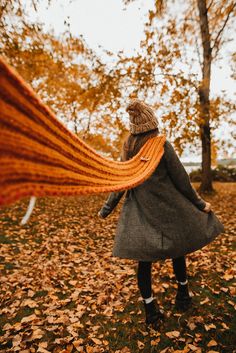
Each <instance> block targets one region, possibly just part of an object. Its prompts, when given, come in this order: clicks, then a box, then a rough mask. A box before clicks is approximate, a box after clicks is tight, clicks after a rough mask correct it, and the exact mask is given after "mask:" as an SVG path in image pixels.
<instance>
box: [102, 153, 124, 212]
mask: <svg viewBox="0 0 236 353" xmlns="http://www.w3.org/2000/svg"><path fill="white" fill-rule="evenodd" d="M120 161H122V155H121V156H120ZM125 191H126V190H121V191H113V192H111V193H110V194H109V196H108V198H107V200H106V201H105V203H104V205H103V206H102V208H101V209H100V211H99V214H100V216H101V217H102V218H106V217H107V216H108V215H109V214H110V213H111V212H112V211H113V210H114V208H115V207H116V206H117V205H118V203H119V201H120V200H121V198H122V196H123V195H124V193H125Z"/></svg>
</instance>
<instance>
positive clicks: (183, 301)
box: [175, 283, 192, 311]
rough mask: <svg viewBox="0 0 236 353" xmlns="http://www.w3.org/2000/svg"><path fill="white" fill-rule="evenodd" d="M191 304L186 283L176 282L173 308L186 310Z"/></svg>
mask: <svg viewBox="0 0 236 353" xmlns="http://www.w3.org/2000/svg"><path fill="white" fill-rule="evenodd" d="M191 306H192V298H191V297H190V295H189V291H188V284H185V285H182V284H180V283H178V290H177V294H176V297H175V308H176V309H178V310H181V311H186V310H188V309H189V308H190V307H191Z"/></svg>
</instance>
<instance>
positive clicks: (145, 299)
mask: <svg viewBox="0 0 236 353" xmlns="http://www.w3.org/2000/svg"><path fill="white" fill-rule="evenodd" d="M143 299H144V301H145V303H146V304H149V303H151V302H152V301H153V296H151V297H150V298H143Z"/></svg>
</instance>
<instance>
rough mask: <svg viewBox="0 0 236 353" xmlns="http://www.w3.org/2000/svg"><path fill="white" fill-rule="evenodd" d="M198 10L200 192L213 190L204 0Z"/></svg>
mask: <svg viewBox="0 0 236 353" xmlns="http://www.w3.org/2000/svg"><path fill="white" fill-rule="evenodd" d="M197 3H198V10H199V19H200V28H201V37H202V46H203V66H202V82H201V85H200V87H199V100H200V115H201V116H200V117H201V121H202V122H201V124H200V137H201V141H202V182H201V185H200V188H199V191H200V192H205V193H207V192H208V193H210V192H213V186H212V174H211V129H210V100H209V95H210V80H211V62H212V49H211V38H210V33H209V25H208V15H207V7H206V0H198V1H197Z"/></svg>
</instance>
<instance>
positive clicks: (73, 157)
mask: <svg viewBox="0 0 236 353" xmlns="http://www.w3.org/2000/svg"><path fill="white" fill-rule="evenodd" d="M165 140H166V137H165V135H159V136H157V137H154V138H150V139H149V140H148V141H147V142H146V143H145V145H144V146H143V147H142V148H141V149H140V151H139V152H138V153H137V154H136V155H135V156H134V157H133V158H132V159H130V160H128V161H125V162H121V161H113V160H110V159H108V158H105V157H103V156H101V155H99V154H98V153H97V152H96V151H95V150H94V149H93V148H92V147H90V146H89V145H88V144H86V143H85V142H84V141H83V140H81V139H79V138H78V137H77V136H76V135H75V134H73V133H72V132H70V131H69V130H68V129H66V127H65V126H64V125H63V124H62V123H61V122H60V121H59V120H57V118H56V117H55V115H54V114H53V112H52V111H51V110H50V109H49V108H48V107H47V106H46V105H45V104H44V103H42V101H41V100H40V99H39V98H38V96H37V95H36V93H35V92H34V91H33V90H32V89H31V87H30V86H29V85H28V84H27V83H26V82H25V81H24V80H23V79H22V78H21V77H20V76H19V74H18V73H17V72H16V71H15V70H14V69H13V68H11V67H10V66H9V65H8V64H7V63H6V62H5V60H4V59H3V58H2V57H0V205H7V204H10V203H13V202H15V201H17V200H19V199H21V198H23V197H28V196H36V197H39V196H70V195H82V194H84V195H85V194H99V193H104V192H111V191H120V190H126V189H130V188H132V187H135V186H137V185H139V184H141V183H142V182H143V181H145V180H146V179H147V178H148V177H149V176H150V175H151V174H152V173H153V172H154V170H155V168H156V167H157V165H158V164H159V162H160V160H161V157H162V155H163V153H164V143H165Z"/></svg>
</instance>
